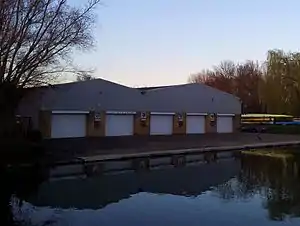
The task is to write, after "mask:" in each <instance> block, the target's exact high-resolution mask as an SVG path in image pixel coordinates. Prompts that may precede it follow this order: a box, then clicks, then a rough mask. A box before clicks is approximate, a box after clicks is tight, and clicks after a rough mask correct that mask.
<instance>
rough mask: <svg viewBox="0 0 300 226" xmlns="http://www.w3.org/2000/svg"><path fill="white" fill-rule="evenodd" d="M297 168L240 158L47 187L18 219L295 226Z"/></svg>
mask: <svg viewBox="0 0 300 226" xmlns="http://www.w3.org/2000/svg"><path fill="white" fill-rule="evenodd" d="M299 162H300V161H299V158H298V156H297V155H294V154H293V155H282V156H280V157H278V156H276V157H270V155H268V156H264V155H258V156H257V155H242V156H241V158H240V159H239V160H233V159H231V160H222V161H221V162H218V163H210V164H200V165H196V166H189V167H184V168H171V169H163V170H154V171H150V172H144V173H124V174H116V175H106V176H102V177H94V178H88V179H69V180H59V181H51V182H47V183H44V184H42V185H41V187H40V189H39V192H37V194H35V195H34V196H32V197H30V198H29V199H28V200H27V201H28V202H27V203H25V205H24V212H26V213H28V212H29V214H27V216H30V219H31V220H34V221H35V224H37V223H41V222H45V221H47V220H48V221H49V220H53V221H54V222H56V223H57V225H66V224H68V225H78V226H79V225H141V224H143V225H156V226H158V225H166V224H171V225H185V224H188V225H209V226H211V225H212V226H214V225H220V224H224V225H246V226H247V225H249V226H250V225H251V226H252V225H256V226H258V225H263V226H271V225H299V224H300V221H299V218H298V217H299V216H300V215H299V214H300V193H299V191H300V181H299ZM22 217H24V216H22ZM276 221H277V222H276Z"/></svg>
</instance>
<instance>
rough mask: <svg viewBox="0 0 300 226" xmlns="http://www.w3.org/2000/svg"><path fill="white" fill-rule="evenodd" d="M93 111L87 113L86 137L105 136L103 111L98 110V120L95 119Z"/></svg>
mask: <svg viewBox="0 0 300 226" xmlns="http://www.w3.org/2000/svg"><path fill="white" fill-rule="evenodd" d="M95 114H96V113H95V112H94V111H91V112H90V113H89V114H88V115H87V118H86V120H87V123H86V126H87V128H86V130H87V131H86V134H87V136H88V137H103V136H105V112H104V111H102V112H100V113H99V114H100V121H95Z"/></svg>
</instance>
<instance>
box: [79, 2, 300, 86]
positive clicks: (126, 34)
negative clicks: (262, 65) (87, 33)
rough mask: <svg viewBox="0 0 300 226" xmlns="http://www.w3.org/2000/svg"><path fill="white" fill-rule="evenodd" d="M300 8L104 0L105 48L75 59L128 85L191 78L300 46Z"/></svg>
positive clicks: (100, 31)
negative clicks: (226, 63)
mask: <svg viewBox="0 0 300 226" xmlns="http://www.w3.org/2000/svg"><path fill="white" fill-rule="evenodd" d="M73 1H78V2H79V0H73ZM80 2H81V1H80ZM299 12H300V1H299V0H287V1H280V0H251V1H246V0H103V5H102V6H98V8H97V11H96V13H97V16H98V19H97V21H98V22H97V24H98V25H97V27H96V28H95V38H96V41H97V48H96V49H95V50H94V51H92V52H89V53H87V54H76V57H75V59H76V62H77V64H79V65H80V66H82V67H83V68H96V69H97V70H96V73H95V76H96V77H100V78H104V79H107V80H110V81H114V82H119V83H122V84H125V85H128V86H134V87H137V86H152V85H167V84H179V83H185V82H187V79H188V77H189V75H190V74H192V73H195V72H198V71H201V70H202V69H205V68H210V67H212V66H213V65H216V64H218V63H219V62H220V61H222V60H226V59H228V60H233V61H236V62H241V61H245V60H247V59H250V60H259V61H262V60H264V59H265V58H266V53H267V50H269V49H274V48H277V49H283V50H286V51H289V50H290V51H299V46H300V25H299V22H300V13H299Z"/></svg>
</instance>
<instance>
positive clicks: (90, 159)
mask: <svg viewBox="0 0 300 226" xmlns="http://www.w3.org/2000/svg"><path fill="white" fill-rule="evenodd" d="M298 145H300V141H288V142H269V143H259V144H246V145H237V146H225V147H203V148H189V149H174V150H162V151H152V152H143V153H132V154H109V155H97V156H86V157H84V156H83V157H78V158H77V159H78V161H80V162H84V163H92V162H101V161H116V160H128V159H136V158H145V157H148V158H151V157H154V158H158V157H166V156H170V155H187V154H198V153H203V152H223V151H237V150H248V149H255V148H272V147H283V146H286V147H288V146H298Z"/></svg>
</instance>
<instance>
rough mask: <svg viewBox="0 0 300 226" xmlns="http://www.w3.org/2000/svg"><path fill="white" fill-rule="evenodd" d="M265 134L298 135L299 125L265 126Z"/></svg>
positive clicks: (299, 132)
mask: <svg viewBox="0 0 300 226" xmlns="http://www.w3.org/2000/svg"><path fill="white" fill-rule="evenodd" d="M266 132H267V133H279V134H300V125H266Z"/></svg>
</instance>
